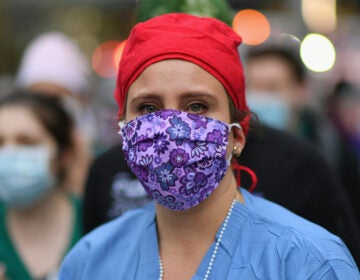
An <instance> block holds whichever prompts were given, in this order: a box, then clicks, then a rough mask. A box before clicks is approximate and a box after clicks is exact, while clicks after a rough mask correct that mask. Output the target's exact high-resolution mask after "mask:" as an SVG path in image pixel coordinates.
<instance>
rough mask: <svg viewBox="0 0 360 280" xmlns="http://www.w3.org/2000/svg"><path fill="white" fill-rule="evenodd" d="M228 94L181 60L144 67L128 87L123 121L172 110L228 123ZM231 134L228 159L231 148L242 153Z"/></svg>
mask: <svg viewBox="0 0 360 280" xmlns="http://www.w3.org/2000/svg"><path fill="white" fill-rule="evenodd" d="M228 98H229V97H228V93H227V92H226V90H225V88H224V87H223V85H222V84H221V83H220V82H219V81H218V80H217V79H216V78H215V77H214V76H212V75H211V74H209V73H208V72H207V71H205V70H204V69H202V68H201V67H199V66H197V65H196V64H194V63H191V62H187V61H184V60H177V59H171V60H164V61H161V62H157V63H154V64H152V65H150V66H149V67H147V68H146V69H145V70H144V71H143V72H142V73H141V74H140V76H139V77H138V78H137V79H136V80H135V82H134V83H133V84H132V85H131V86H130V88H129V91H128V95H127V102H126V108H125V121H130V120H132V119H134V118H136V117H138V116H140V115H144V114H148V113H152V112H154V111H158V110H165V109H172V110H179V111H185V112H189V113H194V114H200V115H204V116H207V117H210V118H213V119H217V120H220V121H223V122H225V123H230V120H231V118H230V109H229V99H228ZM240 134H241V136H240V139H241V140H240V141H237V140H235V142H236V143H234V142H233V141H234V138H233V134H232V133H231V134H230V136H229V145H228V152H227V156H229V155H230V153H231V151H232V148H233V147H234V145H236V146H237V148H238V149H240V150H241V149H242V147H243V144H244V137H243V134H242V132H240Z"/></svg>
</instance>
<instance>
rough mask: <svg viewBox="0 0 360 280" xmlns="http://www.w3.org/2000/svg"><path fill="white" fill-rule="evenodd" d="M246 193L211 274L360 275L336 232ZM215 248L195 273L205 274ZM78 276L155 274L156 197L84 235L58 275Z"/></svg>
mask: <svg viewBox="0 0 360 280" xmlns="http://www.w3.org/2000/svg"><path fill="white" fill-rule="evenodd" d="M241 192H242V194H243V196H244V199H245V204H241V203H236V204H235V206H234V208H233V211H232V214H231V216H230V220H229V223H228V225H227V228H226V231H225V233H224V236H223V238H222V241H221V244H220V247H219V251H218V253H217V256H216V259H215V262H214V264H213V267H212V270H211V273H210V277H209V278H210V279H221V280H224V279H231V280H233V279H247V280H251V279H276V280H280V279H301V280H303V279H314V280H319V279H346V280H352V279H360V274H359V271H358V269H357V266H356V264H355V262H354V260H353V258H352V257H351V255H350V253H349V251H348V249H347V248H346V246H345V245H344V243H343V242H342V241H341V240H340V239H339V238H338V237H336V236H334V235H333V234H331V233H329V232H328V231H326V230H325V229H323V228H321V227H319V226H317V225H315V224H313V223H311V222H309V221H306V220H305V219H303V218H301V217H299V216H297V215H295V214H293V213H291V212H290V211H288V210H286V209H285V208H283V207H281V206H279V205H277V204H275V203H272V202H270V201H267V200H265V199H263V198H260V197H255V196H253V195H251V194H250V193H249V192H247V191H246V190H241ZM217 234H219V232H218V233H217ZM213 248H214V244H213V245H212V246H211V247H210V248H209V250H208V252H207V254H206V256H205V257H204V258H203V260H202V262H201V264H200V266H199V267H198V270H197V272H196V274H195V275H194V276H193V278H192V279H193V280H200V279H204V275H205V273H206V270H207V267H208V264H209V261H210V257H211V255H212V252H213ZM73 279H74V280H75V279H76V280H81V279H82V280H92V279H97V280H98V279H107V280H111V279H144V280H145V279H146V280H151V279H156V280H158V279H159V250H158V242H157V232H156V222H155V207H154V203H150V204H149V205H147V206H145V207H143V208H141V209H136V210H131V211H128V212H127V213H125V214H124V215H123V216H121V217H119V218H117V219H116V220H114V221H112V222H109V223H107V224H105V225H103V226H101V227H99V228H97V229H95V230H94V231H93V232H91V233H89V234H88V235H87V236H85V237H84V238H83V239H82V240H81V241H80V242H79V243H78V244H77V245H76V246H75V247H74V248H73V250H72V251H71V252H70V253H69V254H68V255H67V257H66V259H65V260H64V262H63V265H62V267H61V270H60V280H73Z"/></svg>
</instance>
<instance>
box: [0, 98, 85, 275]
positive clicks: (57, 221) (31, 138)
mask: <svg viewBox="0 0 360 280" xmlns="http://www.w3.org/2000/svg"><path fill="white" fill-rule="evenodd" d="M72 128H73V123H72V120H71V118H70V117H69V116H68V114H67V113H66V112H65V111H64V110H63V108H62V107H61V106H60V103H59V102H58V101H57V100H55V99H54V98H51V97H46V96H43V95H37V94H29V93H27V92H21V93H18V92H15V93H13V94H11V95H9V96H7V97H5V98H3V99H2V100H0V244H1V246H0V265H1V267H2V271H3V272H2V274H3V275H2V276H3V277H5V279H11V280H17V279H18V280H26V279H56V275H57V271H58V268H59V264H60V262H61V260H62V258H63V256H64V254H65V253H66V252H67V251H68V250H69V248H70V247H71V246H72V245H73V244H74V243H75V242H76V241H77V240H78V239H79V238H80V236H81V234H80V230H81V225H80V215H79V209H80V204H79V201H78V199H75V198H74V197H72V196H70V195H69V194H68V192H67V191H66V189H65V186H64V182H65V180H66V176H67V174H66V168H65V165H66V164H67V159H68V157H69V153H71V152H72V148H73V143H72V140H71V139H72V136H71V133H72ZM0 279H1V275H0Z"/></svg>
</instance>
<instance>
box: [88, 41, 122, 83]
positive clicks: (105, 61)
mask: <svg viewBox="0 0 360 280" xmlns="http://www.w3.org/2000/svg"><path fill="white" fill-rule="evenodd" d="M118 45H119V42H118V41H108V42H105V43H102V44H100V45H99V46H98V47H97V48H96V49H95V50H94V52H93V55H92V58H91V64H92V67H93V69H94V71H95V72H96V73H97V74H98V75H99V76H101V77H103V78H114V77H115V76H116V67H115V64H114V61H113V57H114V52H115V50H116V48H117V47H118Z"/></svg>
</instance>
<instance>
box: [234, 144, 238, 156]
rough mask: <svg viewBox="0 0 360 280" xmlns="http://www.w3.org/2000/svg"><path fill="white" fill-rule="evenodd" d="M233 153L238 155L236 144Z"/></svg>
mask: <svg viewBox="0 0 360 280" xmlns="http://www.w3.org/2000/svg"><path fill="white" fill-rule="evenodd" d="M233 154H234V155H236V154H237V146H236V145H235V146H234V148H233Z"/></svg>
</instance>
